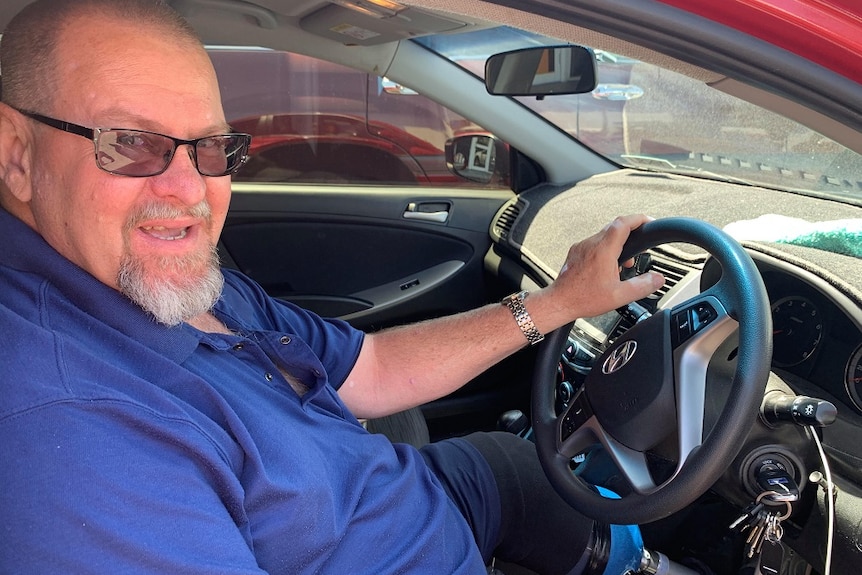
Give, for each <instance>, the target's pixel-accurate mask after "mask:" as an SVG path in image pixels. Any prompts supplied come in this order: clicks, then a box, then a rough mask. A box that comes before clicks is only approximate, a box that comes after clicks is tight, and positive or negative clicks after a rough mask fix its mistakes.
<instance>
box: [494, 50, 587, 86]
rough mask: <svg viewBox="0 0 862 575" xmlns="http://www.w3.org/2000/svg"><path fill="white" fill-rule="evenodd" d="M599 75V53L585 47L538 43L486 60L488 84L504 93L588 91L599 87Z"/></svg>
mask: <svg viewBox="0 0 862 575" xmlns="http://www.w3.org/2000/svg"><path fill="white" fill-rule="evenodd" d="M596 77H597V73H596V56H595V54H594V53H593V51H592V50H590V49H589V48H584V47H583V46H536V47H533V48H524V49H522V50H514V51H512V52H503V53H500V54H494V55H493V56H491V57H490V58H488V60H487V61H486V62H485V87H486V88H487V90H488V92H489V93H490V94H495V95H501V96H539V97H543V96H550V95H552V94H585V93H587V92H591V91H592V90H593V89H594V88H595V87H596Z"/></svg>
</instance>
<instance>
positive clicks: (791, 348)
mask: <svg viewBox="0 0 862 575" xmlns="http://www.w3.org/2000/svg"><path fill="white" fill-rule="evenodd" d="M822 334H823V321H822V319H821V316H820V310H818V309H817V306H815V305H814V304H813V303H812V302H811V301H810V300H808V299H806V298H804V297H799V296H790V297H785V298H782V299H780V300H778V301H777V302H775V303H774V304H772V344H773V351H772V363H773V364H774V365H777V366H778V367H790V366H792V365H798V364H800V363H802V362H803V361H805V360H806V359H808V358H809V357H810V356H811V354H812V353H814V350H815V349H817V346H818V345H820V336H821V335H822Z"/></svg>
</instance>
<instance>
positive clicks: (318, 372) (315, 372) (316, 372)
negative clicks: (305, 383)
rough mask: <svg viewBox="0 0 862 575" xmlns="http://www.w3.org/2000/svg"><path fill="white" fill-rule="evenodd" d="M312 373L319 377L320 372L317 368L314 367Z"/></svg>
mask: <svg viewBox="0 0 862 575" xmlns="http://www.w3.org/2000/svg"><path fill="white" fill-rule="evenodd" d="M314 375H316V376H317V377H320V376H321V375H322V374H321V373H320V370H319V369H315V370H314Z"/></svg>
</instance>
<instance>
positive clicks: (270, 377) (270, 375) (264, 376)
mask: <svg viewBox="0 0 862 575" xmlns="http://www.w3.org/2000/svg"><path fill="white" fill-rule="evenodd" d="M263 378H264V379H265V380H267V381H272V374H271V373H265V374H263Z"/></svg>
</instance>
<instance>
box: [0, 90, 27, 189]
mask: <svg viewBox="0 0 862 575" xmlns="http://www.w3.org/2000/svg"><path fill="white" fill-rule="evenodd" d="M31 137H32V130H31V129H30V127H29V126H28V125H27V121H26V119H25V118H24V116H22V115H21V114H20V113H19V112H18V111H17V110H15V109H13V108H11V107H9V106H7V105H6V104H4V103H2V102H0V180H2V181H3V184H5V186H3V187H5V190H3V192H2V193H3V195H5V194H10V195H11V196H12V198H7V199H12V201H13V202H14V201H16V200H17V202H20V203H26V202H29V201H30V198H31V196H32V186H31V185H30V150H31V146H30V141H31V140H30V139H31Z"/></svg>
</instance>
